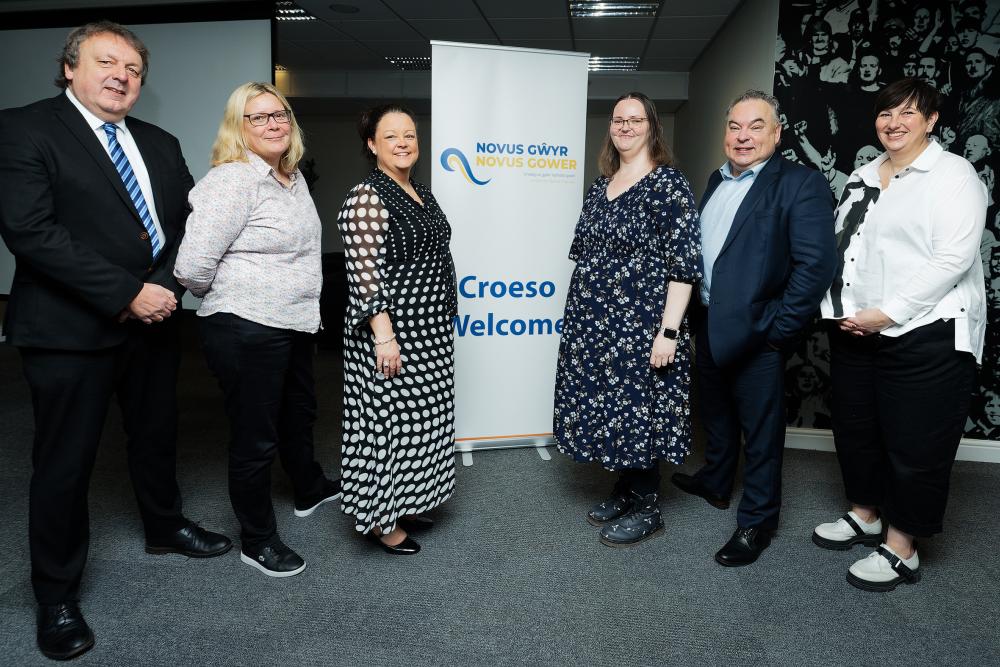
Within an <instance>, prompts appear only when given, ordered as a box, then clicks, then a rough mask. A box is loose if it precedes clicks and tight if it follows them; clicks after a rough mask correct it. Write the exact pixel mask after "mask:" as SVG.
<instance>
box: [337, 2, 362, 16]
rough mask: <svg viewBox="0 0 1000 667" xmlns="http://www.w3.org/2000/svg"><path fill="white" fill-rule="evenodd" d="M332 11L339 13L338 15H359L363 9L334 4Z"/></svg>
mask: <svg viewBox="0 0 1000 667" xmlns="http://www.w3.org/2000/svg"><path fill="white" fill-rule="evenodd" d="M330 11H331V12H337V13H338V14H357V13H358V12H360V11H361V9H359V8H358V7H355V6H354V5H338V4H333V5H330Z"/></svg>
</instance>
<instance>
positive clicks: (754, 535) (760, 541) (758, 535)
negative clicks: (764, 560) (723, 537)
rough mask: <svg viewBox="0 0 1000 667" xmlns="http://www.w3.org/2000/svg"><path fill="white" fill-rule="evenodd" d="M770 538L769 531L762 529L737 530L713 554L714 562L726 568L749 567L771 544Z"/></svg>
mask: <svg viewBox="0 0 1000 667" xmlns="http://www.w3.org/2000/svg"><path fill="white" fill-rule="evenodd" d="M771 537H772V533H771V531H770V530H766V529H764V528H737V529H736V532H734V533H733V536H732V537H730V538H729V541H728V542H726V546H724V547H722V548H721V549H719V551H718V553H716V554H715V561H716V562H717V563H718V564H719V565H725V566H726V567H741V566H743V565H749V564H750V563H752V562H754V561H755V560H757V558H758V557H759V556H760V554H761V552H763V551H764V549H766V548H767V546H768V545H769V544H771Z"/></svg>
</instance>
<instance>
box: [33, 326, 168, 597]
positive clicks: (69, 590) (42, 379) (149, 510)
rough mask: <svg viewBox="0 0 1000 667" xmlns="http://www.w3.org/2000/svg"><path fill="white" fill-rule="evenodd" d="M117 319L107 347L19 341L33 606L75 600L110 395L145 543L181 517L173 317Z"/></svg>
mask: <svg viewBox="0 0 1000 667" xmlns="http://www.w3.org/2000/svg"><path fill="white" fill-rule="evenodd" d="M122 326H125V327H127V328H128V335H127V337H126V340H125V342H124V343H122V344H120V345H117V346H115V347H112V348H108V349H103V350H95V351H64V350H49V349H40V348H28V347H23V348H20V351H21V358H22V361H23V368H24V375H25V378H26V379H27V381H28V385H29V387H30V388H31V399H32V406H33V408H34V415H35V439H34V448H33V451H32V464H33V471H32V476H31V489H30V498H29V526H28V533H29V545H30V548H31V578H32V585H33V587H34V591H35V597H36V598H37V600H38V602H39V604H56V603H59V602H63V601H66V600H75V599H78V597H79V587H80V578H81V576H82V574H83V568H84V565H85V563H86V561H87V549H88V544H89V539H90V526H89V515H88V510H87V495H88V487H89V484H90V475H91V472H92V471H93V468H94V461H95V459H96V457H97V448H98V445H99V443H100V440H101V432H102V430H103V427H104V421H105V417H106V416H107V412H108V406H109V405H110V403H111V399H112V397H114V396H117V399H118V404H119V406H120V407H121V411H122V424H123V426H124V429H125V434H126V443H127V444H126V451H127V455H128V469H129V475H130V477H131V480H132V487H133V490H134V491H135V495H136V499H137V500H138V504H139V512H140V514H141V516H142V522H143V526H144V528H145V533H146V538H147V540H156V539H158V538H160V537H164V536H167V535H169V534H171V533H173V532H175V531H177V530H179V529H180V528H182V527H183V526H184V525H185V524H186V521H185V520H184V518H183V516H182V514H181V497H180V491H179V489H178V486H177V478H176V440H177V398H176V384H177V371H178V367H179V363H180V349H179V343H178V338H177V322H175V321H167V322H164V323H161V324H154V325H145V324H142V323H140V322H135V321H131V322H128V323H126V324H123V325H122Z"/></svg>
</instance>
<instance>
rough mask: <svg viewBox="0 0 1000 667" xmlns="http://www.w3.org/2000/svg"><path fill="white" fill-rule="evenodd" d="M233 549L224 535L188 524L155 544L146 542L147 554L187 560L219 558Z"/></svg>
mask: <svg viewBox="0 0 1000 667" xmlns="http://www.w3.org/2000/svg"><path fill="white" fill-rule="evenodd" d="M232 548H233V543H232V542H231V541H230V539H229V538H228V537H226V536H225V535H220V534H219V533H213V532H212V531H210V530H205V529H204V528H202V527H201V526H196V525H195V524H193V523H189V524H188V525H186V526H184V527H183V528H181V529H180V530H178V531H177V532H176V533H174V534H173V535H170V536H169V537H166V538H164V539H163V540H161V541H157V542H155V543H151V542H146V553H148V554H156V555H159V554H181V555H182V556H188V557H189V558H211V557H213V556H221V555H222V554H224V553H226V552H227V551H229V550H230V549H232Z"/></svg>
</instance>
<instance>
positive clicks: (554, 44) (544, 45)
mask: <svg viewBox="0 0 1000 667" xmlns="http://www.w3.org/2000/svg"><path fill="white" fill-rule="evenodd" d="M503 45H504V46H516V47H518V48H522V49H547V50H551V51H572V50H573V42H572V41H571V40H569V39H505V40H504V41H503ZM576 50H577V51H581V50H582V49H576Z"/></svg>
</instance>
